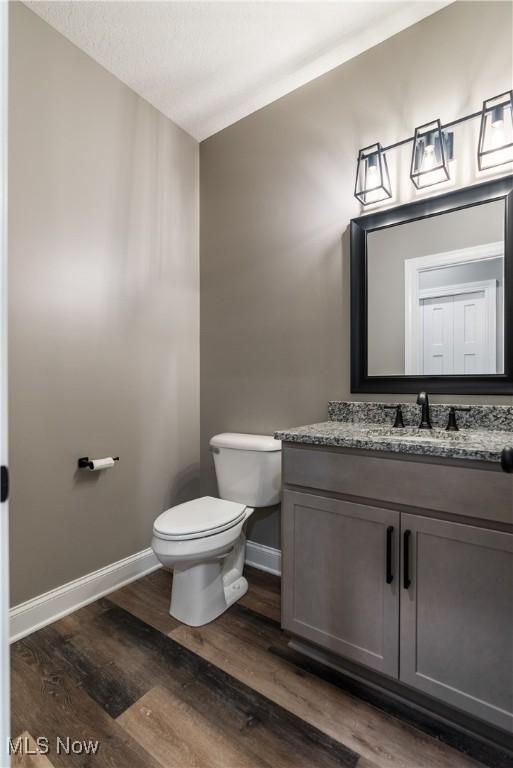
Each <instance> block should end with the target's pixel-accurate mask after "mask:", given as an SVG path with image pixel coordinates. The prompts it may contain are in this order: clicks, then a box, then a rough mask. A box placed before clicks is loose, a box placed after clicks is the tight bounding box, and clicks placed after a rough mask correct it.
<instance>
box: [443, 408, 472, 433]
mask: <svg viewBox="0 0 513 768" xmlns="http://www.w3.org/2000/svg"><path fill="white" fill-rule="evenodd" d="M456 411H470V406H469V405H451V407H450V408H449V420H448V421H447V426H446V428H445V430H446V432H458V431H459V427H458V422H457V421H456Z"/></svg>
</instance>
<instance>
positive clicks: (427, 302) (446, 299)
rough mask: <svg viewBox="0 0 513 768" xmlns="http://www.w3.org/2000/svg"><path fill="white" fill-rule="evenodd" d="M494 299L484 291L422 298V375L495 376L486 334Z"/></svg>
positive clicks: (492, 348) (492, 345)
mask: <svg viewBox="0 0 513 768" xmlns="http://www.w3.org/2000/svg"><path fill="white" fill-rule="evenodd" d="M490 300H493V299H492V298H491V297H489V296H488V295H487V292H485V291H484V290H479V291H474V292H472V293H471V292H465V293H459V294H453V295H446V296H439V297H435V298H432V299H422V300H421V308H422V364H423V365H422V367H423V370H422V374H424V375H425V376H450V375H465V374H467V375H469V374H474V375H475V374H484V373H496V354H495V348H496V342H495V338H494V337H493V336H492V337H491V338H490V333H489V331H490V330H491V329H489V327H488V326H489V320H488V318H489V314H490V311H491V310H490V307H489V306H488V303H489V301H490Z"/></svg>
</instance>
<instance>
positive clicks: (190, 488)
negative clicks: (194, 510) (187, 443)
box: [157, 463, 200, 514]
mask: <svg viewBox="0 0 513 768" xmlns="http://www.w3.org/2000/svg"><path fill="white" fill-rule="evenodd" d="M199 495H200V488H199V464H198V463H195V464H190V465H189V466H188V467H186V468H185V469H182V470H181V471H180V472H175V473H174V474H173V482H172V484H171V486H170V488H169V492H168V494H167V496H166V498H165V499H164V500H163V507H162V510H160V511H159V512H158V513H157V514H160V512H161V511H162V512H163V511H164V510H165V509H168V508H169V507H171V506H175V505H176V504H183V503H185V502H186V501H190V500H191V499H196V498H198V496H199Z"/></svg>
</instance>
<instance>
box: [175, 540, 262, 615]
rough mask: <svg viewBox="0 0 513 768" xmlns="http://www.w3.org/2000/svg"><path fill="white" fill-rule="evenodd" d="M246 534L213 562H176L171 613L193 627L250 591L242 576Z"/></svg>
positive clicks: (223, 609) (219, 613)
mask: <svg viewBox="0 0 513 768" xmlns="http://www.w3.org/2000/svg"><path fill="white" fill-rule="evenodd" d="M245 548H246V537H245V536H244V534H241V536H240V537H239V539H238V541H237V542H236V543H235V546H234V547H233V548H232V550H231V551H230V552H228V553H227V554H226V555H225V556H222V555H221V556H218V557H216V558H215V559H213V560H211V561H210V562H206V563H192V564H186V563H184V564H183V565H181V564H180V563H177V564H175V566H174V569H173V586H172V589H171V605H170V608H169V613H170V615H171V616H173V618H175V619H178V621H181V622H182V623H183V624H188V625H189V626H190V627H201V626H203V624H208V623H209V622H211V621H213V620H214V619H217V617H218V616H220V615H221V614H222V613H224V612H225V611H226V609H227V608H229V607H230V605H233V603H235V602H237V600H239V599H240V598H241V597H242V596H243V595H245V594H246V592H247V591H248V582H247V581H246V579H245V578H244V576H243V575H242V570H243V567H244V553H245Z"/></svg>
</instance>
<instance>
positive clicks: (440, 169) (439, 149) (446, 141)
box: [410, 120, 453, 189]
mask: <svg viewBox="0 0 513 768" xmlns="http://www.w3.org/2000/svg"><path fill="white" fill-rule="evenodd" d="M452 156H453V134H452V133H447V132H446V131H443V130H442V126H441V124H440V120H433V121H432V122H431V123H426V124H425V125H421V126H419V127H418V128H415V136H414V139H413V151H412V156H411V169H410V178H411V180H412V181H413V183H414V185H415V186H416V187H417V189H423V188H424V187H431V186H432V185H433V184H440V182H442V181H447V180H448V179H449V160H452Z"/></svg>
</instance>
